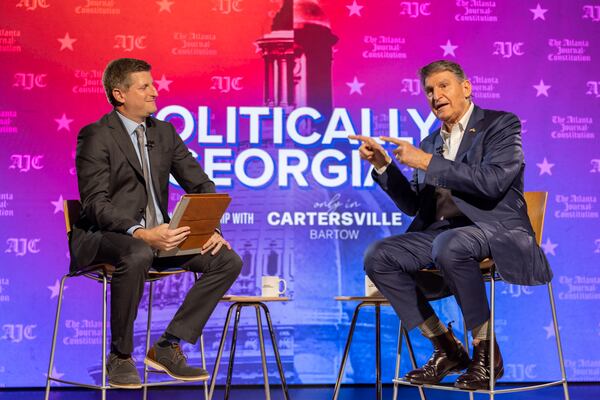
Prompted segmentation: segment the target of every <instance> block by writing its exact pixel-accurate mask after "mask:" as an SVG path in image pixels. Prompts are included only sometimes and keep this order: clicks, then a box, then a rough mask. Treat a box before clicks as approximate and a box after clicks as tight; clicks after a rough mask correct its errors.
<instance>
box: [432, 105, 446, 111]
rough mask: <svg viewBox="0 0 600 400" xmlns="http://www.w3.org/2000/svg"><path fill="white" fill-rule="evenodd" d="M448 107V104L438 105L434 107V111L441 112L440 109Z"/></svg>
mask: <svg viewBox="0 0 600 400" xmlns="http://www.w3.org/2000/svg"><path fill="white" fill-rule="evenodd" d="M447 105H448V103H444V104H438V105H436V106H435V109H436V111H439V110H441V109H442V108H444V107H446V106H447Z"/></svg>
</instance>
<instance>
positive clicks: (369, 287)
mask: <svg viewBox="0 0 600 400" xmlns="http://www.w3.org/2000/svg"><path fill="white" fill-rule="evenodd" d="M365 296H366V297H382V294H381V293H380V292H379V290H378V289H377V287H376V286H375V284H374V283H373V281H371V279H369V277H368V276H367V275H365Z"/></svg>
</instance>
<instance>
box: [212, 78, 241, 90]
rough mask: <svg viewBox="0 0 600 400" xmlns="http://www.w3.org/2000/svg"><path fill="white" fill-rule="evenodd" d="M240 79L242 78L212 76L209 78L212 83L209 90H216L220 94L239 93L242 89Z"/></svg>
mask: <svg viewBox="0 0 600 400" xmlns="http://www.w3.org/2000/svg"><path fill="white" fill-rule="evenodd" d="M242 79H244V77H243V76H213V77H211V78H210V80H211V81H212V86H211V87H210V90H218V91H220V92H221V93H229V92H230V91H231V90H235V91H240V90H242V89H243V87H242V84H241V81H242Z"/></svg>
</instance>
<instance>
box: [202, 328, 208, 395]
mask: <svg viewBox="0 0 600 400" xmlns="http://www.w3.org/2000/svg"><path fill="white" fill-rule="evenodd" d="M200 359H201V360H202V369H206V357H205V355H204V335H200ZM203 385H204V400H208V381H207V380H206V381H204V383H203Z"/></svg>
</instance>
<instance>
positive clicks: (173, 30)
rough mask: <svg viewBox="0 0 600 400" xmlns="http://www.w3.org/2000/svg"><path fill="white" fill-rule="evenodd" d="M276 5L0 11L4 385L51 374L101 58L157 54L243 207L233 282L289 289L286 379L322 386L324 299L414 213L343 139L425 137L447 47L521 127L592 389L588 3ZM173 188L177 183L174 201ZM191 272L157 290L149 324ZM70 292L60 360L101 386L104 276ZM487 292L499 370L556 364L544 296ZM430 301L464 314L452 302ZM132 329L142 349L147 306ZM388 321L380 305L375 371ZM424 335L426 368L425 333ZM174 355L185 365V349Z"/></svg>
mask: <svg viewBox="0 0 600 400" xmlns="http://www.w3.org/2000/svg"><path fill="white" fill-rule="evenodd" d="M282 3H283V1H281V0H261V1H250V0H211V1H208V0H207V1H202V2H198V1H191V0H189V1H184V0H171V1H169V0H161V1H151V2H148V1H142V0H136V1H125V0H107V1H92V0H61V1H59V0H9V1H3V2H2V4H1V5H0V93H2V96H1V98H0V140H1V141H0V143H1V146H0V177H1V180H0V226H1V228H0V387H5V386H6V387H13V386H41V385H43V384H44V382H45V380H44V379H45V373H46V368H47V362H48V356H49V349H50V336H51V331H52V324H53V318H54V311H55V307H56V303H57V290H58V280H59V279H60V277H61V276H62V274H64V273H65V272H66V271H67V265H68V262H69V258H68V252H67V244H66V238H65V234H64V222H63V211H62V200H63V199H67V198H77V197H78V192H77V182H76V177H75V171H74V151H75V143H76V135H77V132H78V131H79V129H80V128H81V127H82V126H84V125H86V124H88V123H90V122H92V121H95V120H97V119H98V118H99V117H100V116H101V115H102V114H104V113H105V112H108V111H109V110H110V108H109V106H108V104H107V103H106V100H105V97H104V95H103V92H102V86H101V82H100V77H101V73H102V69H103V68H104V66H105V65H106V63H107V62H108V61H109V60H110V59H113V58H117V57H125V56H130V57H138V58H144V59H147V60H148V61H149V62H150V63H151V64H153V66H154V68H153V75H154V78H155V80H156V85H157V88H158V90H159V94H160V97H159V99H158V103H159V112H158V114H157V117H158V118H161V119H168V120H170V121H171V122H173V123H174V124H175V126H176V127H177V129H178V132H180V134H181V136H182V137H183V138H184V140H185V141H186V144H187V145H188V147H189V148H190V150H192V151H193V152H194V153H195V154H197V156H198V159H199V161H200V162H201V164H202V165H203V166H204V167H205V169H206V170H207V172H208V173H209V175H211V176H212V177H213V178H214V179H215V182H216V183H217V186H218V190H220V191H226V192H229V193H230V194H231V196H232V197H233V198H234V201H233V203H232V205H231V207H230V209H229V213H228V214H227V215H226V219H224V220H223V227H224V230H225V235H226V237H227V238H228V239H229V240H230V242H231V243H232V244H233V246H234V247H235V248H236V250H237V251H238V252H239V253H240V254H241V255H242V257H243V259H244V262H245V266H244V271H243V273H242V276H241V277H240V279H239V280H238V282H237V283H236V285H235V286H234V287H233V288H232V293H238V294H250V295H252V294H257V293H258V292H259V290H260V289H259V287H260V277H261V276H262V275H279V276H282V277H284V278H285V279H286V280H287V281H288V294H289V295H290V296H291V297H292V298H293V301H291V302H289V303H286V304H282V305H278V306H274V307H273V308H272V314H273V317H274V319H275V321H274V322H275V324H276V326H277V332H278V336H279V345H280V348H281V351H282V356H283V359H284V363H285V369H286V371H287V374H288V378H289V380H290V382H292V383H331V382H333V381H334V380H335V373H336V371H337V367H338V365H339V358H340V355H341V351H342V349H343V343H344V340H345V337H346V334H347V330H348V322H349V316H350V313H351V311H352V305H350V304H341V303H337V302H335V301H334V300H333V297H334V296H336V295H340V294H346V295H351V294H361V293H362V292H363V276H364V273H363V271H362V265H361V264H362V262H361V259H362V254H363V252H364V250H365V249H366V247H367V246H368V245H369V243H370V242H372V241H374V240H376V239H378V238H381V237H384V236H387V235H390V234H396V233H401V232H403V231H404V229H405V228H406V226H407V223H408V222H409V219H408V218H407V217H406V216H404V215H402V214H400V213H399V212H398V210H396V209H395V207H394V205H393V204H392V203H391V201H389V200H388V199H387V198H386V196H384V195H383V194H382V193H381V191H380V190H379V189H378V188H376V187H374V186H373V183H372V181H370V180H369V179H368V168H367V166H366V165H365V164H361V163H360V161H359V160H358V156H357V152H356V149H357V146H356V145H350V144H348V142H347V140H345V139H344V137H345V136H346V135H348V134H350V133H363V134H370V135H392V136H400V137H406V138H407V139H408V140H412V141H413V142H414V143H418V142H419V141H420V140H421V138H422V136H423V135H424V134H427V133H428V132H430V131H432V130H433V129H435V128H436V127H437V126H438V124H437V123H436V122H435V121H434V119H433V117H432V116H431V114H430V112H429V109H428V108H427V104H426V102H425V99H424V96H423V93H422V91H421V88H420V86H419V82H418V80H417V77H416V71H417V70H418V68H419V67H420V66H422V65H424V64H426V63H428V62H430V61H432V60H435V59H440V58H447V59H451V60H455V61H457V62H459V63H461V64H462V65H463V66H464V68H465V70H466V71H467V73H468V75H469V77H470V79H471V82H472V83H473V88H474V96H473V97H474V101H475V103H476V104H478V105H479V106H482V107H484V108H492V109H502V110H507V111H512V112H514V113H516V114H517V115H518V116H519V117H520V118H521V120H522V123H523V143H524V150H525V158H526V163H527V169H526V190H531V191H533V190H541V191H548V192H549V204H548V210H547V213H546V227H545V232H544V237H543V248H544V251H545V252H546V255H547V256H548V258H549V260H550V263H551V265H552V267H553V269H554V272H555V279H554V288H555V292H556V293H555V294H556V298H557V306H558V312H559V322H560V327H561V333H562V336H563V340H564V351H565V358H566V366H567V374H568V377H569V379H571V380H574V381H598V380H600V350H598V346H597V344H598V341H599V336H600V318H599V317H600V313H599V311H598V310H599V308H600V307H598V305H599V304H600V303H599V301H600V272H598V265H599V260H600V233H599V229H598V228H599V225H598V223H599V215H600V206H599V204H598V197H599V196H600V189H599V188H600V185H599V182H600V146H599V140H600V139H599V136H600V113H599V111H598V110H599V109H600V107H599V105H600V73H599V68H598V57H600V46H599V40H600V39H599V38H600V3H598V2H597V1H594V0H583V1H582V0H572V1H560V0H539V1H537V0H536V1H531V0H525V1H521V0H514V1H482V0H456V1H396V0H394V1H392V0H352V1H351V0H343V1H333V0H322V1H320V2H318V1H316V0H297V1H295V2H294V4H293V7H292V8H293V18H292V17H291V15H292V8H286V5H285V4H282ZM286 3H288V6H289V5H291V2H286ZM282 5H283V8H282ZM318 115H320V116H321V117H322V118H321V119H320V120H318V118H316V116H318ZM292 118H297V122H298V124H294V123H290V120H291V119H292ZM313 130H314V131H315V132H317V133H315V134H312V133H311V132H312V131H313ZM405 172H406V173H407V174H410V171H408V170H407V171H405ZM180 195H181V191H180V189H179V188H178V187H177V186H176V185H173V187H172V194H171V207H172V206H173V205H174V204H175V203H176V201H177V199H178V198H179V196H180ZM286 212H298V213H301V214H302V215H305V216H307V215H310V213H316V212H321V213H324V214H331V213H342V212H350V213H354V214H351V219H350V222H349V224H348V225H347V226H341V225H335V224H333V223H332V222H331V221H327V220H326V221H319V220H315V221H309V220H308V219H307V220H306V222H305V223H304V224H298V223H296V224H294V223H289V224H288V223H286V219H285V213H286ZM362 218H366V219H365V220H362ZM191 279H192V278H191V277H187V276H186V277H177V278H172V279H170V280H167V281H165V282H163V283H161V284H160V285H159V286H158V287H157V297H156V299H157V309H156V312H155V314H154V315H155V318H156V321H155V324H154V325H153V335H155V336H156V335H159V334H160V332H161V331H162V329H164V327H165V324H166V323H167V321H168V320H169V319H170V317H171V315H172V314H173V313H174V311H175V310H176V307H177V304H179V302H180V301H181V298H182V296H183V295H184V293H185V291H186V290H187V288H189V286H190V285H191V283H192V281H191ZM67 286H68V288H67V290H66V291H65V296H64V297H65V309H64V313H63V318H62V321H61V324H60V331H59V338H58V341H59V347H58V352H59V353H58V356H57V360H56V369H55V371H54V372H53V373H54V375H55V376H57V377H60V376H63V377H64V378H65V379H84V380H89V381H92V380H97V379H98V376H99V362H100V359H99V356H100V339H101V330H100V326H99V323H100V320H101V314H100V304H101V302H100V287H99V285H98V284H95V283H92V282H88V281H85V280H83V279H82V280H71V281H69V282H68V284H67ZM498 297H499V298H498V308H497V314H498V319H497V320H496V326H497V331H498V335H499V336H498V339H499V342H500V346H501V347H502V349H503V352H504V357H505V363H506V374H505V378H504V379H505V380H508V381H532V380H533V381H538V380H545V379H552V378H554V377H556V376H558V374H559V370H558V366H557V362H556V354H555V351H554V348H553V343H554V337H553V335H554V333H553V330H552V326H551V317H550V313H549V307H548V306H547V302H546V292H545V289H544V288H530V287H519V286H514V285H502V286H500V288H499V291H498ZM143 309H144V306H142V310H143ZM436 309H437V310H438V311H439V313H440V314H441V315H442V318H443V319H444V320H445V321H446V322H447V321H451V320H455V321H456V322H457V323H460V321H461V318H460V313H459V311H458V309H457V307H456V304H455V302H454V301H453V300H451V299H450V300H445V301H442V302H440V303H439V304H437V305H436ZM364 318H365V319H364V323H363V324H361V326H360V327H359V329H358V332H357V335H358V336H357V339H356V340H357V343H356V346H355V347H354V350H353V351H352V353H351V357H350V365H349V368H348V369H347V376H346V378H345V379H346V381H347V382H358V383H360V382H368V381H373V379H374V370H373V369H372V368H371V365H373V362H374V355H373V348H372V346H371V344H372V334H373V329H372V328H373V317H372V315H370V314H368V313H367V314H366V315H365V316H364ZM223 320H224V309H222V308H221V306H220V307H219V308H218V309H217V311H216V312H215V314H214V316H213V317H212V318H211V320H210V322H209V325H208V327H207V329H206V331H205V341H206V347H207V357H208V362H209V366H212V363H213V360H214V358H215V355H216V347H215V345H216V344H217V342H218V339H219V335H220V329H221V327H222V324H223ZM136 324H137V325H136V343H137V344H138V345H137V347H136V354H135V356H136V357H137V358H138V359H141V358H142V357H143V352H144V349H143V340H142V336H143V334H144V327H145V316H144V313H143V312H141V313H140V317H139V318H138V321H137V323H136ZM242 324H243V329H242V331H241V333H240V335H241V338H242V341H241V343H243V345H242V346H241V349H239V350H238V353H237V354H236V356H237V357H239V358H238V360H237V361H236V371H235V377H234V380H235V381H236V382H245V383H259V382H260V379H261V378H260V374H259V373H258V372H257V371H260V368H259V367H258V360H259V353H258V347H257V335H256V330H255V327H254V326H253V322H252V316H251V315H246V316H244V317H243V319H242ZM397 324H398V322H397V319H396V317H395V315H394V314H393V313H392V312H391V310H386V311H385V312H384V317H383V325H384V327H383V335H384V357H383V363H384V376H383V378H384V379H385V380H388V381H389V379H391V376H392V374H393V353H394V350H393V349H394V346H395V339H396V332H397ZM415 340H416V343H415V345H416V348H417V350H418V351H419V354H420V355H421V359H420V361H423V360H424V358H425V357H426V356H427V355H428V352H429V350H428V349H427V344H426V343H424V342H423V341H422V340H418V338H417V337H416V336H415ZM186 350H187V351H188V352H189V354H190V356H191V359H192V361H193V362H197V361H198V358H199V353H198V350H197V348H195V347H193V346H191V345H189V346H186ZM402 367H403V369H404V370H406V369H407V368H408V364H407V363H406V364H405V363H404V362H403V365H402ZM269 368H270V371H271V372H273V373H274V372H275V369H274V365H271V364H270V365H269Z"/></svg>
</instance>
